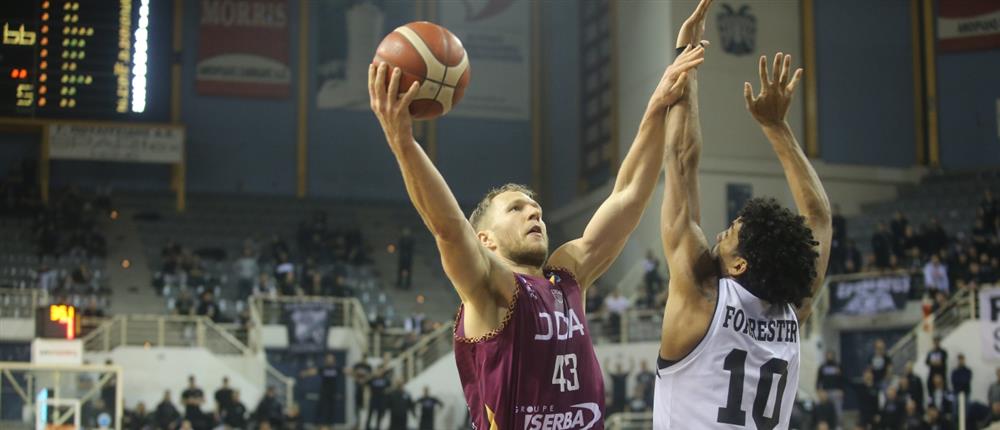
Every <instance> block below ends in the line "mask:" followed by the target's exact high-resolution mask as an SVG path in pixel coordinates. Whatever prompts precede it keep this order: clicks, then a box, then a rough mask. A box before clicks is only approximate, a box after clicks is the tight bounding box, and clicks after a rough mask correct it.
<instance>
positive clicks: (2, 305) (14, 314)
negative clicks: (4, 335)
mask: <svg viewBox="0 0 1000 430" xmlns="http://www.w3.org/2000/svg"><path fill="white" fill-rule="evenodd" d="M45 303H48V295H47V294H46V293H45V291H43V290H38V289H35V288H0V318H25V319H29V318H30V319H32V320H34V319H35V311H36V310H37V309H38V306H40V305H43V304H45Z"/></svg>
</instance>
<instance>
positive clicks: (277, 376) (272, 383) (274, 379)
mask: <svg viewBox="0 0 1000 430" xmlns="http://www.w3.org/2000/svg"><path fill="white" fill-rule="evenodd" d="M264 380H265V384H264V385H265V386H267V387H274V389H275V391H276V392H277V396H278V397H279V398H281V397H284V399H285V407H286V408H287V407H288V406H290V405H292V404H293V403H295V378H291V377H288V376H285V374H284V373H281V371H280V370H278V369H275V368H274V366H272V365H271V363H268V362H267V360H266V359H265V360H264Z"/></svg>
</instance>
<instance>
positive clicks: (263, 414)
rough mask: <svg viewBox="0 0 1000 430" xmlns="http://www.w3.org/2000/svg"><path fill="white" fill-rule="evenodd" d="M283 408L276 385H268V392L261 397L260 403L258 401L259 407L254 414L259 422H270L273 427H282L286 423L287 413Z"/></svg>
mask: <svg viewBox="0 0 1000 430" xmlns="http://www.w3.org/2000/svg"><path fill="white" fill-rule="evenodd" d="M282 409H284V408H283V407H282V406H281V403H280V402H278V395H277V393H276V392H275V391H274V387H267V392H266V393H265V394H264V397H262V398H261V399H260V403H257V409H256V410H254V413H253V414H254V418H255V419H256V420H257V422H258V423H261V422H268V423H269V424H270V425H271V427H273V428H282V427H284V424H285V413H284V411H283V410H282Z"/></svg>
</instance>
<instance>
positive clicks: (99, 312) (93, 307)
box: [81, 297, 104, 318]
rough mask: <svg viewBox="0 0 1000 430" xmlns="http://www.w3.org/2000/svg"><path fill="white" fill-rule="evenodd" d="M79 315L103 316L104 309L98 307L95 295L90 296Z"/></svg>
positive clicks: (89, 316)
mask: <svg viewBox="0 0 1000 430" xmlns="http://www.w3.org/2000/svg"><path fill="white" fill-rule="evenodd" d="M81 315H82V316H84V317H88V318H104V309H101V308H100V307H98V305H97V298H96V297H91V298H90V300H88V301H87V307H86V308H84V309H83V312H81Z"/></svg>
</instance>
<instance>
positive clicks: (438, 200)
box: [389, 137, 466, 241]
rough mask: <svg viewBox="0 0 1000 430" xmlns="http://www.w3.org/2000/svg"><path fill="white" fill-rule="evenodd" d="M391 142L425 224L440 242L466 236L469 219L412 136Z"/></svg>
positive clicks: (404, 181) (409, 191) (404, 178)
mask: <svg viewBox="0 0 1000 430" xmlns="http://www.w3.org/2000/svg"><path fill="white" fill-rule="evenodd" d="M394 140H395V141H394V142H390V145H389V146H390V148H391V149H392V153H393V155H395V156H396V161H397V162H398V163H399V170H400V172H401V173H402V175H403V183H404V184H406V192H407V194H409V196H410V201H412V202H413V206H414V207H415V208H416V209H417V213H419V214H420V217H421V218H422V219H423V221H424V224H426V225H427V227H428V228H429V229H430V231H431V233H433V234H434V236H435V237H436V238H438V239H442V240H445V241H450V240H452V239H453V238H454V237H456V236H458V235H461V234H464V233H465V230H464V229H463V228H462V226H464V223H465V221H466V220H465V216H464V215H463V214H462V209H461V208H460V207H459V206H458V201H456V200H455V196H454V194H452V192H451V189H449V188H448V184H447V183H446V182H445V180H444V177H442V176H441V173H440V172H438V170H437V168H436V167H434V163H432V162H431V160H430V158H429V157H428V156H427V154H426V153H425V152H424V150H423V148H421V147H420V145H419V144H417V142H416V141H415V140H413V138H412V137H401V138H397V139H394Z"/></svg>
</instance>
